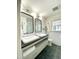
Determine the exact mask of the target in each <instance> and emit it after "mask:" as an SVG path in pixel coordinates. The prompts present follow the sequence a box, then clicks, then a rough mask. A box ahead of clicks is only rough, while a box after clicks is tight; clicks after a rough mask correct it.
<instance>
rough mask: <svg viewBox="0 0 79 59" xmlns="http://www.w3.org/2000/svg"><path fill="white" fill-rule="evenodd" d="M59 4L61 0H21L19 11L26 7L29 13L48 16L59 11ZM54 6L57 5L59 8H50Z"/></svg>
mask: <svg viewBox="0 0 79 59" xmlns="http://www.w3.org/2000/svg"><path fill="white" fill-rule="evenodd" d="M60 5H61V0H22V1H21V11H23V10H26V9H28V10H30V12H31V13H36V14H39V15H42V16H49V15H52V14H57V13H59V12H61V11H60ZM56 6H58V7H59V10H57V11H53V10H52V9H53V8H54V7H56Z"/></svg>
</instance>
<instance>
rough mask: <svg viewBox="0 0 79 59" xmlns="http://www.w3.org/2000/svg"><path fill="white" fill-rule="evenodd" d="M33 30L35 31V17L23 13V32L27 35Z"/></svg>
mask: <svg viewBox="0 0 79 59" xmlns="http://www.w3.org/2000/svg"><path fill="white" fill-rule="evenodd" d="M32 32H33V17H32V16H30V15H28V14H25V13H21V33H22V34H23V35H25V34H29V33H32Z"/></svg>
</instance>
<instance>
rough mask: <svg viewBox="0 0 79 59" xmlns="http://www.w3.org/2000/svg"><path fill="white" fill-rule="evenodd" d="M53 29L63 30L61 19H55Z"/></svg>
mask: <svg viewBox="0 0 79 59" xmlns="http://www.w3.org/2000/svg"><path fill="white" fill-rule="evenodd" d="M52 31H61V21H60V20H59V21H54V22H53V23H52Z"/></svg>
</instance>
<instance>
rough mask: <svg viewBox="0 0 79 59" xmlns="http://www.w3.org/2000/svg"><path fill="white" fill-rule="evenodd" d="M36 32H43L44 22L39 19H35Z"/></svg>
mask: <svg viewBox="0 0 79 59" xmlns="http://www.w3.org/2000/svg"><path fill="white" fill-rule="evenodd" d="M35 31H36V32H42V22H41V20H39V19H38V18H36V19H35Z"/></svg>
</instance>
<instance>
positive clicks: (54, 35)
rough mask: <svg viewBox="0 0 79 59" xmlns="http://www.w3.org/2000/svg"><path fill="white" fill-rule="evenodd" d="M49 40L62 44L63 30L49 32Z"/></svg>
mask: <svg viewBox="0 0 79 59" xmlns="http://www.w3.org/2000/svg"><path fill="white" fill-rule="evenodd" d="M49 40H50V41H51V42H52V43H54V44H56V45H58V46H61V32H49Z"/></svg>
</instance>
